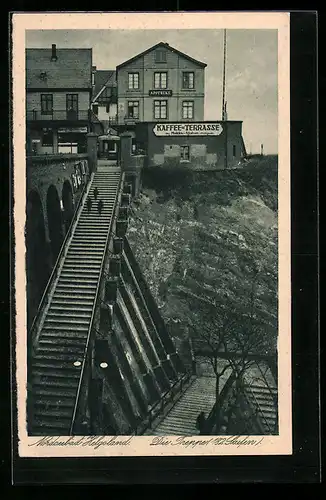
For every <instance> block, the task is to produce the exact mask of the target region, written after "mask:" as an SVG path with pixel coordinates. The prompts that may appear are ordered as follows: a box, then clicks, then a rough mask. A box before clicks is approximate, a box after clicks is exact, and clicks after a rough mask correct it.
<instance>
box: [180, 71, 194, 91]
mask: <svg viewBox="0 0 326 500" xmlns="http://www.w3.org/2000/svg"><path fill="white" fill-rule="evenodd" d="M182 88H183V89H194V88H195V73H194V72H193V71H183V73H182Z"/></svg>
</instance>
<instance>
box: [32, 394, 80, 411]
mask: <svg viewBox="0 0 326 500" xmlns="http://www.w3.org/2000/svg"><path fill="white" fill-rule="evenodd" d="M38 396H40V394H38ZM75 397H76V394H75ZM33 405H34V406H38V407H39V408H42V407H45V408H58V407H61V408H64V407H67V408H74V406H75V401H74V397H73V396H71V397H67V396H66V397H63V396H54V395H52V396H51V397H49V395H48V394H46V395H45V396H44V397H43V398H40V397H36V398H34V399H33Z"/></svg>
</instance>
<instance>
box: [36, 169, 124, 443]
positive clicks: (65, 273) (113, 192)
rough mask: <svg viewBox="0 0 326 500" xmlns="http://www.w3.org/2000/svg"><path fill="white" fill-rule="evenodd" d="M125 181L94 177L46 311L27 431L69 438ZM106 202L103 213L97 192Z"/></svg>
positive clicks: (109, 174)
mask: <svg viewBox="0 0 326 500" xmlns="http://www.w3.org/2000/svg"><path fill="white" fill-rule="evenodd" d="M120 183H121V171H120V169H119V168H118V167H110V169H103V170H100V171H98V172H96V173H95V175H94V177H93V180H92V181H91V185H90V188H89V196H90V197H91V199H92V202H93V203H92V207H91V210H90V212H88V208H87V202H86V200H85V201H84V204H83V206H82V208H81V213H80V215H79V219H78V221H77V225H76V227H75V230H74V232H73V234H72V238H71V240H70V242H68V243H67V245H68V248H67V249H65V250H66V252H65V256H64V257H63V258H64V261H63V265H62V267H61V271H60V272H59V276H58V278H57V281H56V284H55V288H54V291H53V292H52V294H51V297H50V298H49V305H48V307H47V309H46V310H45V312H44V317H43V318H42V322H41V326H40V328H39V331H38V335H37V339H36V342H35V344H34V350H33V355H32V358H31V360H30V366H29V373H30V379H29V433H30V434H32V435H68V434H70V432H71V426H72V423H73V414H74V408H75V404H76V398H77V397H78V388H79V383H80V379H81V371H82V367H83V362H84V359H85V356H86V349H87V342H88V338H89V335H90V329H91V326H92V321H93V317H94V310H95V306H96V296H97V291H98V282H99V278H100V274H101V270H102V263H103V259H104V253H105V249H106V245H107V241H108V236H109V232H110V227H111V223H112V218H113V215H114V210H115V206H116V201H117V196H118V191H119V187H120ZM95 187H97V188H98V190H99V196H98V199H102V200H103V210H102V213H101V214H99V213H98V210H97V202H95V200H94V197H93V190H94V188H95Z"/></svg>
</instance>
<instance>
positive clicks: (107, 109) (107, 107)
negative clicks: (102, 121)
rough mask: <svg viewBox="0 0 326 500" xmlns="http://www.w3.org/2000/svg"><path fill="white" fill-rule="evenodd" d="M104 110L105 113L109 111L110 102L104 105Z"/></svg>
mask: <svg viewBox="0 0 326 500" xmlns="http://www.w3.org/2000/svg"><path fill="white" fill-rule="evenodd" d="M105 111H106V112H107V113H110V104H106V106H105Z"/></svg>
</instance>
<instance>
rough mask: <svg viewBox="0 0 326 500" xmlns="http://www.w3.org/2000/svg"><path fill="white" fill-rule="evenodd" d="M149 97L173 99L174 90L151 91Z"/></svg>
mask: <svg viewBox="0 0 326 500" xmlns="http://www.w3.org/2000/svg"><path fill="white" fill-rule="evenodd" d="M148 95H150V96H152V97H172V90H168V89H165V90H155V89H153V90H149V91H148Z"/></svg>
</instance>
